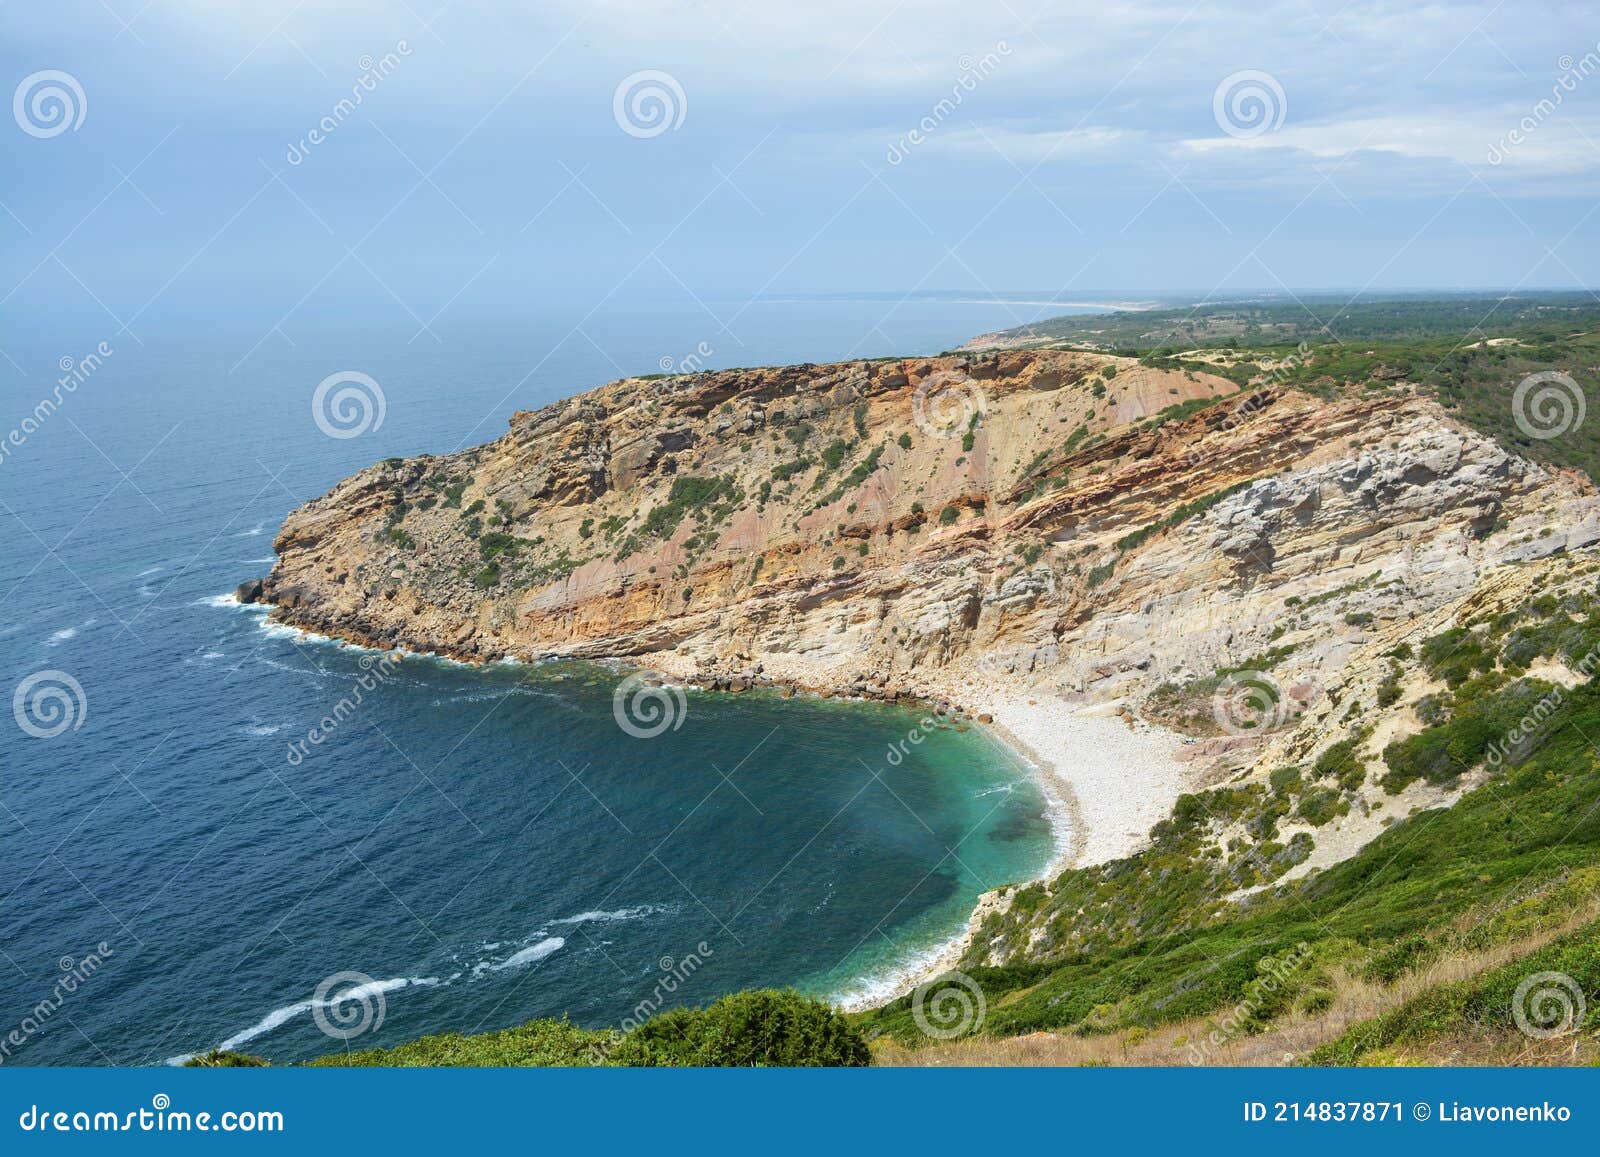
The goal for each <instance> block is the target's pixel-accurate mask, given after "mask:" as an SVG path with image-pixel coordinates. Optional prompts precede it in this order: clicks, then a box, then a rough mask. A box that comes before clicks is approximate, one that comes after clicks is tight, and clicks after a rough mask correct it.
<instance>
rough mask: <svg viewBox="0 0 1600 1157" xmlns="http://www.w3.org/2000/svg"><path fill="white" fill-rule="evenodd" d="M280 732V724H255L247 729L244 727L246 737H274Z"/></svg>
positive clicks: (281, 726) (281, 727) (281, 728)
mask: <svg viewBox="0 0 1600 1157" xmlns="http://www.w3.org/2000/svg"><path fill="white" fill-rule="evenodd" d="M282 730H283V725H282V724H281V723H273V724H266V723H255V724H252V725H251V726H249V727H246V728H245V733H246V734H247V735H276V734H278V732H280V731H282Z"/></svg>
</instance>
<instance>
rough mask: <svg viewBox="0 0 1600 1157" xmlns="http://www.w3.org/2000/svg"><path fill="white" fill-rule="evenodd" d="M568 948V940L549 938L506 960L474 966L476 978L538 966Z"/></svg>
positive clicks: (473, 971)
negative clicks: (533, 965)
mask: <svg viewBox="0 0 1600 1157" xmlns="http://www.w3.org/2000/svg"><path fill="white" fill-rule="evenodd" d="M566 946H567V942H566V940H564V939H563V938H562V937H560V936H547V937H545V938H544V939H543V940H541V941H539V942H538V943H537V944H530V945H529V946H528V947H526V948H523V949H520V950H518V951H516V952H513V953H512V954H511V955H510V956H507V957H506V958H505V959H504V960H500V961H492V960H484V961H480V962H479V963H477V964H475V965H473V967H472V975H473V977H474V978H477V977H479V976H483V975H485V974H487V973H490V972H506V971H508V970H510V969H512V968H524V967H526V966H527V965H529V964H536V963H538V962H539V961H541V960H543V959H544V958H545V957H547V956H553V955H555V954H556V953H557V952H560V951H561V950H562V949H563V948H565V947H566Z"/></svg>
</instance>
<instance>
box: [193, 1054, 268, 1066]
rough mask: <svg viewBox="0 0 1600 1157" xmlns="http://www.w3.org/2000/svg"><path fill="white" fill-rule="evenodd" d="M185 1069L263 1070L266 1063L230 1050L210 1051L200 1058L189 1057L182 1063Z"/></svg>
mask: <svg viewBox="0 0 1600 1157" xmlns="http://www.w3.org/2000/svg"><path fill="white" fill-rule="evenodd" d="M183 1067H184V1068H186V1069H264V1068H266V1067H267V1062H266V1061H264V1060H262V1059H261V1058H260V1057H257V1056H251V1055H250V1054H249V1053H239V1052H234V1051H233V1050H232V1049H212V1050H211V1051H210V1052H208V1053H204V1054H202V1055H200V1056H196V1057H190V1058H189V1059H188V1060H186V1061H184V1062H183Z"/></svg>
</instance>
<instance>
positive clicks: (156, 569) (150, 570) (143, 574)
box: [133, 566, 167, 578]
mask: <svg viewBox="0 0 1600 1157" xmlns="http://www.w3.org/2000/svg"><path fill="white" fill-rule="evenodd" d="M166 569H167V568H166V567H164V566H152V567H146V568H145V569H144V570H142V571H140V572H139V573H138V574H136V575H134V576H133V577H134V578H149V577H150V576H151V575H153V574H159V573H160V572H162V571H164V570H166Z"/></svg>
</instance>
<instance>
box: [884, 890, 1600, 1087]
mask: <svg viewBox="0 0 1600 1157" xmlns="http://www.w3.org/2000/svg"><path fill="white" fill-rule="evenodd" d="M1594 914H1595V913H1594V906H1593V905H1590V906H1586V907H1585V908H1584V909H1583V910H1582V911H1580V912H1576V913H1573V914H1572V915H1570V916H1569V917H1568V918H1567V919H1565V920H1563V921H1562V922H1561V923H1560V924H1559V925H1553V926H1551V927H1549V928H1546V929H1542V930H1541V931H1540V932H1538V933H1537V934H1534V935H1531V936H1528V937H1525V938H1522V939H1519V940H1516V941H1510V942H1507V943H1504V944H1496V945H1494V946H1492V947H1489V948H1485V949H1481V950H1477V951H1470V952H1468V951H1458V952H1455V953H1453V954H1450V955H1447V956H1445V957H1443V958H1441V959H1439V960H1437V961H1435V962H1433V963H1432V964H1430V965H1428V966H1426V967H1424V968H1420V969H1418V970H1416V971H1414V972H1411V973H1407V974H1406V975H1405V976H1402V977H1401V978H1400V979H1399V980H1397V981H1396V982H1394V983H1393V984H1387V985H1385V984H1376V983H1373V982H1371V981H1367V980H1363V979H1361V978H1360V977H1357V976H1354V975H1352V974H1350V973H1348V972H1343V971H1336V972H1335V973H1334V975H1333V982H1334V998H1333V1002H1332V1004H1331V1005H1329V1006H1328V1008H1326V1009H1325V1010H1323V1011H1322V1012H1320V1013H1317V1014H1315V1015H1307V1014H1304V1013H1300V1012H1294V1013H1290V1014H1288V1015H1286V1016H1283V1017H1280V1018H1278V1020H1277V1021H1275V1022H1274V1023H1273V1024H1272V1026H1271V1027H1270V1028H1269V1029H1268V1030H1267V1031H1265V1032H1260V1033H1255V1034H1253V1035H1235V1036H1231V1037H1226V1036H1224V1035H1223V1034H1222V1033H1220V1032H1217V1033H1215V1034H1214V1021H1213V1020H1208V1019H1193V1020H1187V1021H1179V1022H1175V1023H1173V1024H1170V1025H1164V1026H1162V1027H1160V1028H1157V1029H1143V1028H1132V1029H1122V1030H1119V1031H1117V1032H1113V1033H1105V1034H1102V1035H1096V1036H1077V1035H1074V1034H1070V1033H1050V1032H1035V1033H1029V1034H1028V1035H1026V1036H1019V1037H969V1038H967V1039H964V1040H959V1041H951V1042H949V1043H941V1044H934V1045H930V1046H928V1047H926V1048H920V1049H908V1048H905V1047H903V1046H901V1045H898V1044H896V1043H895V1042H893V1041H891V1040H881V1041H875V1042H874V1043H873V1046H872V1054H873V1055H872V1059H873V1063H874V1064H877V1065H890V1066H917V1067H921V1066H941V1065H942V1066H950V1067H959V1066H978V1067H982V1066H993V1065H1025V1066H1034V1065H1054V1066H1061V1067H1069V1068H1070V1067H1079V1066H1084V1065H1148V1066H1156V1067H1163V1066H1171V1065H1196V1064H1200V1065H1217V1066H1236V1065H1237V1066H1246V1065H1248V1066H1258V1067H1281V1066H1285V1065H1293V1064H1295V1063H1296V1062H1297V1061H1298V1060H1299V1058H1300V1057H1302V1056H1304V1055H1305V1054H1307V1053H1309V1052H1311V1051H1312V1050H1314V1049H1316V1048H1317V1047H1318V1046H1320V1045H1323V1044H1326V1043H1327V1042H1328V1041H1331V1040H1333V1039H1335V1038H1337V1037H1339V1036H1340V1035H1342V1034H1343V1033H1344V1032H1345V1031H1346V1030H1348V1029H1349V1028H1351V1027H1352V1026H1354V1025H1356V1024H1359V1023H1360V1022H1362V1021H1365V1020H1370V1019H1372V1018H1373V1017H1376V1016H1380V1015H1382V1014H1383V1013H1386V1012H1389V1011H1391V1010H1393V1009H1396V1008H1398V1007H1400V1006H1401V1005H1403V1004H1405V1003H1406V1002H1407V1001H1409V1000H1411V999H1413V998H1415V997H1418V996H1421V995H1422V994H1423V993H1425V992H1427V991H1429V990H1430V989H1433V988H1436V987H1438V986H1440V985H1445V984H1453V983H1455V982H1456V981H1460V980H1469V979H1471V978H1473V977H1475V976H1478V975H1480V974H1482V973H1484V972H1488V971H1489V970H1491V969H1494V968H1498V967H1500V966H1501V965H1503V964H1508V963H1510V962H1512V961H1514V960H1517V959H1520V958H1521V957H1523V956H1526V955H1527V954H1528V953H1530V952H1534V951H1536V950H1537V949H1539V948H1542V947H1543V946H1544V945H1546V944H1548V943H1549V942H1550V941H1552V940H1554V939H1556V938H1557V937H1558V936H1561V935H1564V934H1565V933H1567V932H1569V931H1571V930H1573V929H1574V928H1577V927H1578V926H1580V925H1581V924H1583V923H1585V922H1586V921H1587V920H1589V919H1592V918H1593V916H1594ZM1374 1060H1379V1061H1381V1062H1382V1063H1391V1064H1419V1065H1428V1064H1432V1065H1584V1064H1594V1063H1597V1062H1600V1043H1597V1042H1596V1041H1594V1040H1592V1039H1589V1038H1584V1037H1569V1038H1563V1039H1558V1040H1551V1041H1533V1040H1528V1039H1527V1038H1525V1037H1523V1036H1522V1034H1520V1033H1517V1032H1511V1031H1506V1032H1504V1033H1497V1034H1493V1035H1488V1036H1484V1037H1481V1038H1465V1037H1450V1038H1441V1039H1439V1040H1436V1041H1432V1042H1429V1043H1428V1044H1427V1045H1425V1046H1420V1047H1419V1048H1416V1049H1413V1050H1408V1051H1398V1052H1396V1053H1394V1054H1392V1055H1391V1054H1384V1055H1383V1056H1381V1057H1375V1058H1374Z"/></svg>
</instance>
